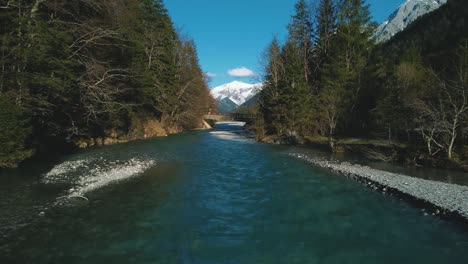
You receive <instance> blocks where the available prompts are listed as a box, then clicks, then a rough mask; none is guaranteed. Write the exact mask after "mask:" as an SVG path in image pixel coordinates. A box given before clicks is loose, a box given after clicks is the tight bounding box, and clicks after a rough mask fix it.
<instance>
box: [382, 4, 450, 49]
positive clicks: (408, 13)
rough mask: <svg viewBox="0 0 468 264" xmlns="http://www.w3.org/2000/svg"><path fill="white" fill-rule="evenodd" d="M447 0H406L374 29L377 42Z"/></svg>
mask: <svg viewBox="0 0 468 264" xmlns="http://www.w3.org/2000/svg"><path fill="white" fill-rule="evenodd" d="M446 2H447V0H406V1H405V2H404V3H402V4H401V5H400V6H399V7H398V8H397V10H395V11H394V12H393V13H392V14H391V15H390V16H389V17H388V19H387V20H386V21H384V22H383V23H382V24H381V25H380V26H379V27H378V28H377V30H376V31H375V34H374V38H375V40H376V41H377V42H385V41H387V40H389V39H391V38H392V37H393V36H394V35H395V34H397V33H398V32H400V31H403V30H404V29H405V28H406V27H407V26H408V25H409V24H411V23H413V22H414V21H415V20H416V19H418V18H419V17H420V16H422V15H424V14H426V13H429V12H432V11H434V10H436V9H438V8H439V7H440V6H442V5H443V4H445V3H446Z"/></svg>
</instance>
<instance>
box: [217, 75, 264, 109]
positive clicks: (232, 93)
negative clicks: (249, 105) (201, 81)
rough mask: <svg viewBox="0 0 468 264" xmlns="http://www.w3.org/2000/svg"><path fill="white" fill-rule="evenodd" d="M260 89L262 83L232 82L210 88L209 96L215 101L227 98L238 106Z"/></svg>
mask: <svg viewBox="0 0 468 264" xmlns="http://www.w3.org/2000/svg"><path fill="white" fill-rule="evenodd" d="M261 89H262V83H256V84H250V83H244V82H239V81H234V82H230V83H226V84H223V85H220V86H217V87H214V88H212V89H211V95H213V97H214V98H215V99H216V100H217V101H221V100H223V99H225V98H229V99H230V100H231V101H232V102H234V103H235V104H237V106H240V105H242V104H243V103H245V102H246V101H247V100H249V99H250V98H252V97H253V96H255V95H256V94H257V93H258V92H260V91H261Z"/></svg>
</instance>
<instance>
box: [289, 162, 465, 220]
mask: <svg viewBox="0 0 468 264" xmlns="http://www.w3.org/2000/svg"><path fill="white" fill-rule="evenodd" d="M290 155H291V156H293V157H295V158H298V159H301V160H304V161H307V162H309V163H311V164H314V165H316V166H318V167H322V168H326V169H329V170H331V171H334V172H336V173H339V174H343V175H345V176H347V177H350V178H352V179H355V180H357V181H360V182H362V183H364V184H366V185H368V186H369V187H371V188H373V189H375V190H379V191H382V192H384V193H396V194H401V195H404V196H407V197H410V198H413V199H414V200H415V201H416V202H420V203H421V204H424V205H427V206H428V207H430V209H431V210H432V212H431V213H432V214H434V215H441V216H444V215H446V216H454V217H459V218H461V219H463V220H464V221H465V222H466V223H468V186H460V185H455V184H449V183H444V182H436V181H429V180H425V179H420V178H414V177H410V176H406V175H401V174H395V173H390V172H385V171H379V170H375V169H372V168H369V167H367V166H361V165H356V164H351V163H348V162H344V163H339V162H333V161H327V160H321V159H314V158H311V157H308V156H306V155H303V154H290Z"/></svg>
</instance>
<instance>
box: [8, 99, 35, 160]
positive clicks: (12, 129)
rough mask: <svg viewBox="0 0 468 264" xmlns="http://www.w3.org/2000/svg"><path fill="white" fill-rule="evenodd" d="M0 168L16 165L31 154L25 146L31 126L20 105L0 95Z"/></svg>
mask: <svg viewBox="0 0 468 264" xmlns="http://www.w3.org/2000/svg"><path fill="white" fill-rule="evenodd" d="M0 127H1V128H2V129H0V168H2V167H7V168H10V167H16V166H17V165H18V163H19V162H21V161H23V160H24V159H26V158H29V157H31V156H32V154H33V151H32V150H31V149H28V148H27V146H26V140H28V138H29V137H30V136H31V127H30V126H29V123H28V119H27V117H26V116H25V113H24V112H23V110H22V109H21V107H19V106H17V105H14V104H12V103H11V102H10V101H9V100H7V98H6V97H5V96H0Z"/></svg>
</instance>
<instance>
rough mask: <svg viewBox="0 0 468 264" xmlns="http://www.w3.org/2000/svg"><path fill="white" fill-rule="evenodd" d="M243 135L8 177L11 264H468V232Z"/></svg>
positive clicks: (1, 197)
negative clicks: (247, 138)
mask: <svg viewBox="0 0 468 264" xmlns="http://www.w3.org/2000/svg"><path fill="white" fill-rule="evenodd" d="M233 130H234V131H233ZM232 132H236V133H232ZM237 132H239V130H238V128H237V127H233V126H229V125H221V126H218V127H217V130H216V131H199V132H187V133H182V134H179V135H175V136H171V137H168V138H158V139H153V140H146V141H140V142H134V143H129V144H123V145H116V146H110V147H104V148H99V149H92V150H86V151H82V152H80V153H76V154H74V155H71V156H68V157H65V158H64V159H63V160H61V161H55V162H51V163H49V164H44V163H43V164H36V165H34V164H32V165H30V166H29V168H25V169H22V170H16V171H7V172H3V174H2V175H1V178H0V210H1V211H0V212H1V215H0V232H1V233H0V262H1V263H38V264H41V263H203V264H210V263H242V264H249V263H256V264H257V263H468V250H467V249H468V234H467V233H466V232H465V231H464V230H462V228H461V227H459V226H457V225H456V224H454V223H450V222H447V221H444V220H440V219H438V218H435V217H432V216H425V214H424V212H423V211H421V210H420V209H417V208H414V207H412V206H410V205H409V204H407V203H406V202H404V201H401V200H399V199H397V198H394V197H387V196H384V195H382V194H380V193H376V192H373V191H372V190H369V189H367V188H365V187H364V186H362V185H360V184H359V183H356V182H354V181H352V180H349V179H347V178H345V177H342V176H340V175H336V174H333V173H330V172H328V171H326V170H323V169H319V168H316V167H314V166H311V165H309V164H307V163H304V162H302V161H299V160H295V159H294V158H292V157H290V156H289V155H288V154H289V153H291V152H295V151H297V150H298V149H297V148H294V147H284V146H271V145H265V144H258V143H255V142H253V141H250V140H246V139H245V138H243V137H242V135H239V134H238V133H237ZM311 155H312V154H311ZM78 196H84V197H86V198H87V199H88V200H89V201H85V200H84V199H82V198H76V197H78ZM59 197H61V198H59Z"/></svg>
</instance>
